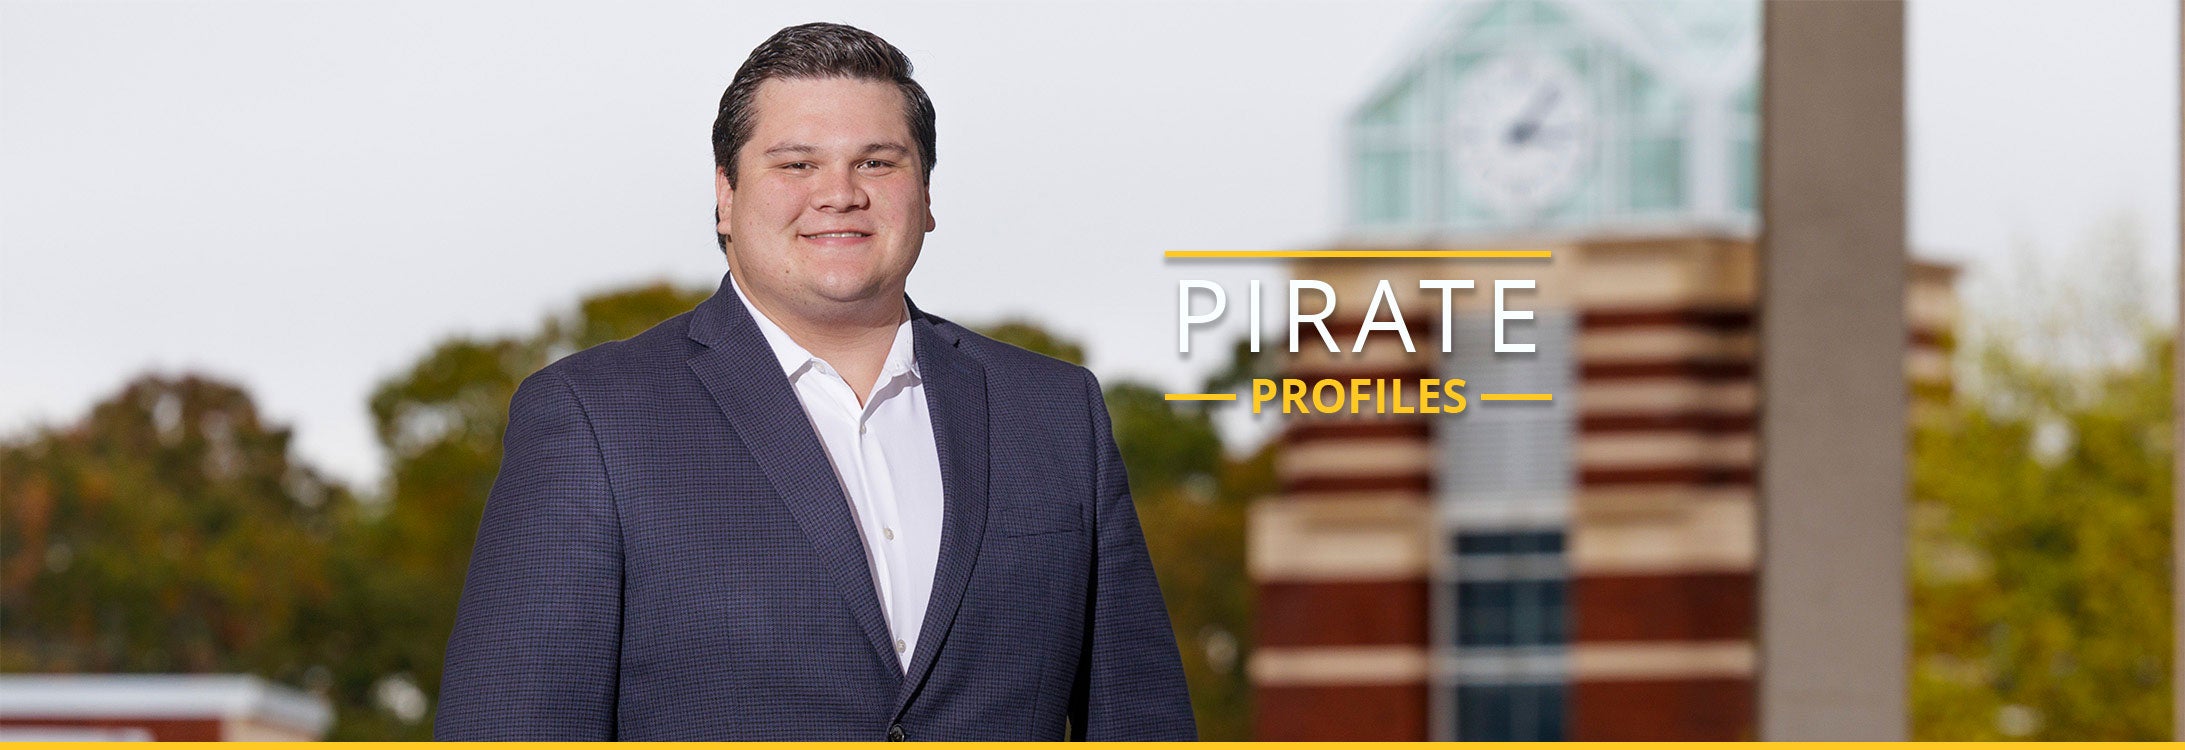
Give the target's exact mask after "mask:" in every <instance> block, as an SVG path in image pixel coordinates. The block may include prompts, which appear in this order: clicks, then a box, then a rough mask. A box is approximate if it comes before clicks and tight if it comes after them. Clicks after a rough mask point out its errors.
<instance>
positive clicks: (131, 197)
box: [0, 0, 2178, 481]
mask: <svg viewBox="0 0 2185 750" xmlns="http://www.w3.org/2000/svg"><path fill="white" fill-rule="evenodd" d="M1439 5H1440V4H1439V3H1433V2H1420V1H1418V0H1406V1H1403V2H1385V3H1375V4H1372V5H1366V4H1359V3H1331V2H1311V3H1297V2H1293V3H1278V4H1249V5H1247V4H1243V3H1236V2H1211V3H1209V2H1200V3H1158V4H1155V3H1142V4H1129V3H1124V4H1117V3H1110V2H1103V3H1099V4H1094V3H1085V2H1072V3H1037V4H1035V3H1006V4H1005V3H998V2H978V3H967V2H953V3H767V4H732V3H716V2H682V3H646V4H636V3H612V4H609V3H597V4H571V3H556V2H521V3H517V2H508V3H478V2H407V3H374V4H372V5H369V6H367V5H362V4H349V3H331V2H217V3H205V2H151V3H112V2H83V3H22V2H5V3H0V433H7V434H14V433H18V432H19V431H21V430H23V429H26V428H27V427H28V426H29V425H32V424H35V423H38V422H54V421H60V420H67V419H74V418H76V417H78V416H80V414H81V413H82V411H83V410H84V408H85V407H87V406H88V405H89V404H91V403H92V402H93V401H95V400H96V399H98V398H101V397H103V396H105V395H108V394H110V393H111V392H112V391H113V390H114V389H115V388H117V387H118V386H119V385H120V384H121V383H122V382H124V381H125V380H127V379H128V378H129V377H131V376H132V375H134V374H135V373H138V372H140V371H143V370H146V369H148V368H151V369H159V370H165V371H176V370H182V369H191V370H200V371H207V372H211V373H214V374H217V375H220V376H223V377H227V378H230V379H233V380H236V381H239V382H241V383H243V384H244V385H246V386H247V387H248V388H249V389H250V390H251V391H252V393H253V394H255V396H256V397H257V398H258V399H259V402H260V404H261V406H262V407H263V408H265V409H267V410H268V411H269V412H270V413H271V415H272V416H273V417H274V418H275V419H276V420H279V421H286V422H291V423H293V424H294V425H295V426H296V427H297V432H298V436H299V441H300V449H301V450H302V451H303V452H304V453H305V454H306V455H307V456H308V457H309V458H310V459H311V460H313V461H314V462H315V463H318V464H319V465H322V466H325V467H327V468H329V469H331V470H333V471H334V472H335V473H336V474H337V475H340V476H343V477H346V478H350V479H354V480H360V481H370V480H374V479H376V478H377V477H378V476H379V473H380V468H379V462H380V456H379V453H378V449H377V448H376V446H375V445H374V443H373V441H372V437H371V430H370V420H369V417H368V415H367V414H366V412H365V399H366V397H367V396H368V394H369V393H370V390H371V388H372V387H373V385H374V384H375V383H376V382H377V381H379V380H380V379H382V378H385V377H387V376H389V375H391V374H394V373H395V372H396V371H398V370H399V369H400V368H402V367H404V366H406V365H407V364H408V363H409V362H410V361H412V360H413V359H414V358H415V357H416V356H418V355H419V354H421V353H423V352H424V351H425V350H426V349H427V347H429V346H430V345H431V344H432V343H433V342H434V341H436V340H438V339H441V338H443V337H445V336H448V335H451V334H455V333H461V332H468V333H475V334H494V333H507V332H518V331H523V330H527V329H528V328H529V327H530V326H531V325H533V324H534V323H535V322H536V321H537V320H538V319H539V318H540V317H541V316H542V315H543V314H545V313H547V312H548V311H550V310H556V309H561V308H564V307H565V306H567V305H569V304H571V303H573V302H574V301H575V299H576V298H577V297H578V296H579V295H581V294H583V293H585V292H589V291H595V290H600V289H605V288H611V287H616V286H620V285H624V284H630V283H636V282H642V281H647V280H652V279H658V278H667V279H671V280H675V281H678V282H681V283H685V284H690V285H703V286H708V287H710V286H712V285H713V284H715V283H717V282H718V280H719V278H720V274H721V271H722V270H723V264H722V261H721V259H720V255H719V253H718V251H717V250H716V249H715V248H714V246H713V237H712V235H711V230H710V228H709V223H710V205H711V201H712V196H711V189H712V188H711V161H710V160H711V155H710V151H709V145H708V143H707V141H706V137H707V131H708V128H709V127H710V125H711V121H712V117H713V108H714V105H715V103H716V102H717V100H718V98H719V96H720V92H721V88H722V87H723V86H724V85H725V84H726V82H727V79H728V77H729V75H730V74H731V73H732V72H733V71H734V69H735V66H736V65H737V64H738V63H739V62H740V61H741V60H742V58H743V56H744V55H745V54H747V53H748V52H749V51H750V49H751V47H752V46H753V45H755V44H757V43H758V42H759V41H760V40H761V39H763V38H764V37H765V36H766V35H767V34H769V33H771V32H772V31H773V30H775V29H777V28H780V27H782V26H785V25H789V24H793V23H799V22H803V21H807V20H815V19H824V20H837V21H844V22H849V23H853V24H857V25H860V26H864V27H866V28H869V29H871V30H873V31H876V32H878V33H880V34H881V35H883V36H885V37H887V38H888V39H890V40H891V41H893V42H895V43H896V44H897V45H898V46H901V47H903V48H904V49H905V51H907V52H908V53H909V54H910V55H911V57H912V59H913V60H915V61H916V62H917V65H918V70H919V78H920V80H921V81H922V82H924V84H925V85H926V87H927V89H928V90H929V91H930V92H931V94H932V96H933V98H934V100H935V101H936V103H937V105H938V108H939V111H940V118H941V119H940V132H941V139H940V167H939V170H938V171H937V172H936V174H935V177H934V188H933V191H934V199H935V213H936V214H937V215H938V217H939V220H940V230H939V231H938V232H936V233H935V234H933V235H932V236H931V237H929V238H928V240H927V243H926V251H925V255H924V258H923V259H922V260H921V262H920V265H919V269H918V271H917V272H916V273H915V274H913V275H912V277H911V293H912V295H913V296H914V297H916V298H917V299H918V300H919V302H920V304H921V305H922V306H924V307H927V308H929V309H931V310H933V311H935V312H938V313H940V314H942V315H946V316H949V317H952V318H955V319H958V320H960V321H965V322H970V323H979V322H987V321H992V320H996V319H999V318H1001V317H1004V316H1012V315H1021V316H1026V317H1030V318H1034V319H1036V320H1038V321H1040V322H1043V323H1044V324H1046V325H1048V326H1049V327H1051V328H1054V329H1056V330H1059V331H1061V332H1062V333H1064V334H1067V335H1070V336H1074V337H1076V338H1079V339H1081V340H1083V341H1084V342H1085V343H1086V344H1087V345H1088V348H1089V349H1090V350H1091V353H1092V359H1093V365H1094V367H1095V368H1096V369H1097V370H1099V371H1100V372H1101V373H1102V376H1103V377H1104V378H1110V379H1113V378H1118V377H1126V376H1128V377H1138V378H1142V379H1148V380H1152V381H1155V382H1157V383H1159V384H1161V385H1164V386H1168V387H1172V388H1179V389H1181V388H1189V387H1192V386H1193V385H1195V383H1196V381H1197V379H1198V377H1199V376H1200V374H1201V373H1203V371H1205V370H1206V369H1208V368H1211V367H1213V366H1215V365H1217V364H1218V362H1217V361H1216V358H1215V357H1211V356H1209V357H1203V358H1194V359H1192V360H1190V361H1186V360H1183V359H1182V358H1179V357H1178V355H1177V354H1176V353H1175V352H1174V348H1173V346H1174V345H1173V339H1172V338H1171V336H1172V334H1171V330H1172V329H1171V328H1170V326H1171V325H1173V316H1174V312H1173V310H1172V309H1171V307H1170V306H1171V305H1172V304H1173V300H1172V297H1171V295H1173V293H1174V291H1173V286H1172V284H1173V279H1175V278H1179V274H1178V273H1177V272H1176V271H1175V270H1174V269H1171V268H1167V267H1164V265H1163V264H1162V261H1161V259H1160V251H1161V250H1164V249H1172V248H1279V247H1305V246H1312V245H1314V244H1316V243H1319V242H1323V241H1325V240H1327V239H1328V238H1330V237H1332V236H1334V235H1335V234H1336V233H1337V230H1338V222H1339V221H1340V219H1341V216H1340V205H1341V203H1340V196H1341V180H1342V172H1341V168H1340V162H1339V157H1340V153H1339V149H1338V146H1339V140H1338V134H1339V129H1338V126H1339V123H1340V120H1341V118H1342V116H1343V114H1344V113H1345V111H1346V110H1347V109H1348V108H1349V107H1350V106H1351V105H1352V104H1353V103H1355V102H1356V100H1357V99H1358V98H1359V97H1361V96H1363V95H1364V93H1365V92H1366V89H1367V88H1368V87H1369V86H1371V85H1372V84H1373V83H1375V82H1376V81H1377V80H1378V79H1379V77H1380V76H1381V75H1382V74H1383V73H1384V72H1385V71H1387V70H1389V69H1390V68H1391V67H1392V66H1393V65H1394V63H1395V61H1396V60H1397V59H1399V58H1400V57H1401V56H1402V54H1403V53H1404V52H1405V50H1404V49H1403V42H1405V41H1407V40H1410V39H1412V37H1413V29H1414V28H1415V27H1417V26H1418V25H1419V24H1421V23H1422V22H1424V21H1425V20H1427V19H1429V18H1431V17H1433V16H1434V15H1435V14H1436V12H1437V8H1438V6H1439ZM2176 13H2177V9H2176V4H2175V3H2174V2H2169V1H2167V0H2109V1H2108V2H2104V3H2098V4H2084V3H2070V2H2062V1H2061V0H2057V1H2054V2H2022V1H2021V2H1996V1H1995V0H1914V2H1913V3H1912V10H1911V19H1910V30H1911V31H1910V34H1911V39H1910V49H1911V52H1910V54H1911V81H1910V91H1911V95H1910V96H1911V108H1910V111H1911V120H1912V122H1911V136H1910V137H1911V144H1910V145H1911V154H1912V156H1911V165H1910V166H1911V176H1912V211H1913V214H1912V216H1913V219H1912V226H1911V231H1912V237H1913V243H1914V246H1915V248H1917V249H1919V250H1920V251H1922V252H1925V253H1927V254H1929V255H1938V256H1941V257H1946V258H1950V259H1954V260H1961V261H1967V262H1968V263H1969V266H1970V268H1971V270H1972V272H1973V273H1974V274H1975V276H1976V277H1977V276H1979V275H1981V274H1984V273H1986V269H1988V268H1990V267H1996V266H2001V265H2004V264H2006V262H2007V261H2009V260H2010V259H2011V258H2012V257H2014V253H2022V252H2026V251H2024V250H2021V248H2033V249H2034V250H2036V251H2039V252H2042V253H2045V254H2046V256H2047V257H2051V258H2064V257H2067V256H2068V254H2070V253H2073V252H2077V251H2078V250H2080V249H2082V248H2083V244H2084V242H2085V240H2086V238H2087V237H2089V236H2092V235H2093V233H2094V232H2096V231H2097V230H2098V229H2099V228H2100V227H2103V226H2105V225H2109V224H2113V223H2115V221H2116V217H2119V216H2132V217H2134V218H2135V219H2136V220H2137V226H2138V230H2137V231H2138V233H2139V242H2140V246H2141V248H2142V251H2141V256H2140V257H2141V258H2142V259H2143V260H2145V262H2146V263H2147V264H2148V265H2149V268H2150V270H2151V271H2153V272H2154V274H2155V275H2154V278H2158V279H2163V280H2168V279H2174V277H2175V275H2176V274H2175V270H2174V269H2175V263H2176V247H2177V226H2178V217H2177V206H2178V197H2177V187H2176V184H2177V183H2176V180H2177V164H2178V154H2177V133H2178V124H2177V108H2178V102H2177V90H2178V83H2177V71H2178V62H2177V33H2178V21H2177V17H2176ZM1201 271H1207V272H1209V273H1200V272H1201ZM1213 271H1220V273H1211V272H1213ZM1191 275H1193V276H1202V275H1205V276H1210V277H1211V278H1215V279H1217V280H1227V281H1230V282H1231V283H1233V284H1238V285H1241V282H1242V280H1243V279H1246V278H1254V277H1259V278H1274V277H1276V275H1275V274H1274V273H1273V272H1271V271H1268V270H1265V269H1264V268H1254V267H1247V266H1229V265H1225V266H1222V267H1220V268H1219V269H1208V268H1203V267H1202V268H1194V269H1192V273H1191ZM2170 289H2171V287H2170V286H2168V285H2167V282H2166V281H2165V282H2164V285H2162V286H2160V287H2159V288H2158V289H2157V290H2156V291H2157V293H2161V294H2168V293H2171V292H2170V291H2169V290H2170Z"/></svg>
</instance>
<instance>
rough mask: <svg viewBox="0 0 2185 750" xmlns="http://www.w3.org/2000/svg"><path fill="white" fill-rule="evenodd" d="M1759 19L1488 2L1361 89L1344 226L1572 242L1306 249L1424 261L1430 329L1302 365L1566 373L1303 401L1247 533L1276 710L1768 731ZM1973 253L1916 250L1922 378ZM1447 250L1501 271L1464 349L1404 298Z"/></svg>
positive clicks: (1344, 286) (1568, 735) (1631, 7)
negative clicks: (1509, 395)
mask: <svg viewBox="0 0 2185 750" xmlns="http://www.w3.org/2000/svg"><path fill="white" fill-rule="evenodd" d="M1759 36H1760V17H1759V4H1758V2H1757V0H1691V1H1689V2H1677V3H1628V2H1583V1H1582V0H1569V1H1565V0H1481V1H1479V2H1470V3H1464V4H1460V5H1456V6H1452V7H1451V8H1450V9H1449V10H1448V11H1447V12H1446V13H1444V14H1443V16H1442V17H1441V18H1440V19H1439V20H1437V21H1436V22H1435V23H1433V24H1432V25H1431V26H1429V27H1428V28H1426V29H1424V35H1423V38H1422V39H1421V40H1420V41H1419V42H1418V43H1417V46H1416V47H1415V52H1414V54H1413V55H1412V56H1411V57H1410V58H1409V60H1408V61H1407V62H1406V63H1404V64H1403V65H1402V66H1400V67H1399V68H1398V69H1397V70H1396V71H1394V72H1393V73H1392V74H1391V75H1389V76H1388V78H1387V79H1386V81H1385V82H1384V83H1383V84H1382V85H1381V86H1380V87H1379V88H1377V89H1376V90H1374V91H1373V92H1372V94H1371V95H1370V96H1368V97H1367V98H1366V99H1365V100H1364V102H1363V103H1362V104H1361V105H1359V106H1358V108H1357V109H1356V110H1355V111H1354V112H1353V114H1352V116H1351V119H1350V124H1349V138H1348V148H1349V154H1348V155H1349V158H1348V161H1349V165H1350V190H1349V202H1350V205H1349V209H1350V210H1349V216H1350V221H1349V225H1348V228H1347V229H1346V231H1345V233H1344V236H1343V237H1341V238H1340V239H1339V240H1337V241H1336V242H1335V243H1332V244H1333V249H1351V250H1373V249H1546V250H1551V251H1553V258H1552V259H1551V260H1545V261H1531V260H1496V261H1452V260H1417V259H1404V260H1359V259H1333V260H1311V261H1301V262H1299V263H1298V264H1296V265H1294V266H1293V267H1292V268H1291V269H1290V274H1291V276H1292V277H1293V278H1312V279H1319V280H1323V281H1326V282H1328V283H1329V284H1331V285H1332V286H1333V287H1334V288H1335V289H1336V291H1337V296H1338V298H1339V299H1343V300H1367V299H1370V298H1371V297H1372V295H1373V290H1374V286H1375V283H1376V281H1378V280H1382V279H1386V280H1388V281H1389V282H1390V284H1391V286H1392V288H1394V289H1395V290H1399V291H1401V290H1406V289H1409V290H1412V292H1411V294H1412V295H1413V296H1410V297H1406V298H1405V299H1403V300H1401V301H1402V302H1403V303H1404V304H1403V305H1402V308H1403V309H1404V310H1405V311H1406V312H1407V315H1406V321H1407V323H1408V324H1409V325H1410V326H1411V334H1412V338H1413V340H1414V341H1416V342H1418V344H1419V346H1418V350H1419V351H1418V353H1417V354H1406V353H1405V352H1404V351H1403V349H1402V347H1401V346H1399V345H1397V344H1396V343H1395V342H1394V341H1393V339H1394V337H1393V336H1384V335H1381V334H1376V336H1375V338H1374V341H1373V343H1370V344H1369V345H1368V346H1367V347H1366V349H1365V351H1364V352H1361V353H1357V354H1352V353H1347V352H1346V353H1342V354H1329V353H1327V352H1326V351H1325V350H1324V349H1320V348H1319V347H1313V346H1309V345H1308V346H1306V347H1303V348H1304V351H1303V352H1302V353H1301V354H1298V355H1294V356H1293V357H1292V359H1291V360H1290V361H1289V363H1288V365H1287V369H1288V373H1287V375H1288V376H1289V377H1294V378H1304V379H1308V380H1310V379H1319V378H1339V379H1348V378H1355V377H1366V378H1405V379H1416V378H1433V377H1439V378H1462V379H1464V380H1466V381H1467V383H1468V387H1467V389H1466V390H1467V391H1469V392H1473V393H1483V392H1522V393H1552V394H1553V395H1554V399H1553V400H1552V401H1546V402H1537V401H1536V402H1514V403H1513V402H1489V403H1481V402H1476V401H1475V402H1473V403H1472V404H1471V405H1470V406H1469V407H1468V408H1467V410H1466V411H1465V412H1464V413H1462V414H1458V415H1423V416H1422V415H1405V416H1395V415H1388V416H1378V417H1342V418H1330V417H1296V416H1293V417H1289V418H1287V420H1288V421H1287V422H1286V423H1285V426H1284V428H1283V432H1282V435H1281V438H1280V441H1281V447H1282V448H1281V449H1282V454H1281V459H1280V474H1281V477H1282V492H1281V494H1280V495H1278V496H1274V497H1269V498H1265V499H1263V500H1261V501H1260V502H1259V503H1257V504H1256V505H1255V506H1254V508H1253V511H1252V519H1251V524H1250V531H1249V534H1250V537H1249V542H1248V547H1249V555H1250V567H1251V571H1252V575H1253V579H1254V583H1255V585H1256V586H1257V589H1258V601H1259V607H1258V614H1257V644H1258V647H1257V650H1256V651H1255V652H1254V654H1253V655H1252V659H1251V663H1250V669H1251V676H1252V681H1253V684H1254V689H1255V693H1256V697H1257V701H1256V702H1257V720H1256V735H1257V738H1258V739H1262V740H1561V739H1572V740H1742V739H1753V738H1755V734H1756V729H1757V721H1756V719H1757V716H1756V711H1755V699H1756V692H1755V682H1754V676H1755V667H1756V655H1757V648H1756V641H1755V634H1756V617H1755V609H1754V608H1755V601H1756V598H1755V597H1756V587H1755V581H1756V572H1757V568H1756V566H1757V564H1758V559H1759V556H1758V544H1757V539H1758V534H1759V527H1758V522H1757V515H1756V510H1755V509H1756V504H1755V498H1754V487H1755V472H1754V469H1755V442H1756V436H1757V434H1758V431H1757V424H1758V420H1759V419H1760V418H1761V416H1760V415H1759V414H1758V411H1757V409H1756V402H1757V386H1756V382H1755V378H1754V364H1755V355H1756V352H1757V347H1756V339H1755V331H1756V328H1755V325H1754V311H1755V309H1756V296H1755V295H1756V291H1755V289H1756V282H1757V273H1756V258H1755V251H1754V238H1755V235H1756V229H1757V226H1756V224H1757V219H1756V217H1757V215H1758V214H1757V204H1758V196H1757V194H1756V193H1757V185H1758V181H1759V180H1758V178H1759V174H1758V171H1759V169H1758V149H1757V137H1758V127H1757V124H1758V123H1757V105H1758V90H1757V89H1758V87H1757V78H1758V75H1757V74H1758V72H1759V70H1758V69H1759V60H1760V57H1759V49H1758V42H1759ZM1952 277H1953V272H1952V271H1951V269H1948V268H1944V267H1939V266H1933V265H1919V264H1915V266H1914V267H1913V268H1912V269H1911V270H1910V272H1909V275H1908V276H1907V299H1906V311H1907V320H1908V322H1909V327H1910V329H1911V347H1910V350H1909V351H1910V355H1909V357H1908V359H1907V362H1906V372H1907V378H1908V385H1909V387H1913V390H1914V393H1923V392H1924V393H1936V392H1941V391H1942V390H1945V389H1947V388H1948V377H1949V368H1948V351H1947V347H1948V345H1949V333H1948V332H1949V331H1950V330H1951V327H1952V322H1953V320H1954V317H1955V299H1954V296H1953V295H1952V292H1951V288H1952ZM1434 278H1449V279H1473V280H1475V284H1476V289H1475V291H1472V292H1469V293H1461V294H1458V295H1457V296H1456V297H1455V298H1454V300H1455V305H1456V312H1455V320H1456V321H1457V325H1456V327H1455V328H1454V329H1453V330H1452V331H1451V332H1450V334H1451V336H1452V341H1453V351H1452V352H1451V353H1449V354H1443V353H1441V352H1440V347H1439V342H1440V341H1441V340H1442V332H1441V331H1440V330H1439V328H1438V326H1439V321H1438V316H1436V315H1420V314H1412V313H1411V312H1410V311H1427V310H1437V311H1438V310H1439V305H1440V303H1441V300H1440V297H1439V292H1436V291H1433V290H1424V292H1423V293H1421V290H1419V287H1418V283H1417V282H1418V280H1420V279H1434ZM1504 278H1506V279H1532V280H1535V281H1536V282H1537V287H1536V288H1535V289H1533V290H1526V291H1524V292H1522V293H1516V292H1513V294H1512V295H1511V302H1510V303H1509V306H1510V307H1512V308H1520V309H1529V310H1533V311H1535V317H1534V319H1533V320H1531V321H1524V322H1513V323H1511V324H1510V325H1509V332H1510V334H1509V335H1510V336H1511V337H1512V338H1513V339H1516V340H1518V341H1522V342H1525V343H1531V344H1534V345H1535V346H1534V352H1533V353H1529V354H1516V353H1511V354H1496V353H1494V350H1495V347H1494V342H1493V340H1492V337H1493V332H1492V328H1491V326H1490V325H1488V324H1487V323H1484V322H1482V321H1488V320H1491V308H1492V305H1493V296H1494V295H1493V292H1492V291H1489V290H1492V289H1493V287H1494V284H1493V280H1494V279H1504ZM1344 313H1348V314H1349V315H1351V316H1353V317H1351V318H1350V319H1349V320H1347V321H1344V320H1341V319H1335V320H1331V321H1330V322H1331V325H1330V326H1329V327H1330V329H1331V331H1332V332H1333V333H1335V334H1336V337H1337V340H1338V341H1342V342H1345V344H1346V347H1347V344H1348V342H1349V341H1350V340H1351V337H1352V336H1355V335H1356V331H1357V330H1358V328H1359V326H1360V325H1361V321H1360V320H1359V319H1358V317H1357V316H1360V315H1362V314H1363V306H1362V305H1360V306H1346V308H1345V309H1344V310H1343V311H1340V312H1339V313H1338V316H1341V315H1342V314H1344ZM1286 339H1287V336H1286V335H1283V336H1277V337H1276V338H1275V339H1272V340H1277V341H1280V340H1286ZM1312 340H1313V339H1312V337H1310V336H1308V337H1306V341H1308V342H1310V341H1312ZM1316 349H1318V350H1317V351H1316Z"/></svg>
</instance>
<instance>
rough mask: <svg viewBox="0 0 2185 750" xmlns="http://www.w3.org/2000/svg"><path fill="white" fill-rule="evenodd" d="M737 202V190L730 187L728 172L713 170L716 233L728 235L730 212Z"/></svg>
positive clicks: (715, 168)
mask: <svg viewBox="0 0 2185 750" xmlns="http://www.w3.org/2000/svg"><path fill="white" fill-rule="evenodd" d="M735 200H736V189H735V188H733V187H729V185H728V172H726V171H724V170H722V169H721V168H720V167H714V168H713V223H714V231H716V232H719V233H721V234H728V233H729V232H728V210H729V208H730V204H731V203H733V202H735Z"/></svg>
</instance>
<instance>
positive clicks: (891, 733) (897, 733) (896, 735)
mask: <svg viewBox="0 0 2185 750" xmlns="http://www.w3.org/2000/svg"><path fill="white" fill-rule="evenodd" d="M903 739H904V735H903V725H901V724H890V725H888V741H889V742H902V741H903Z"/></svg>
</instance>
